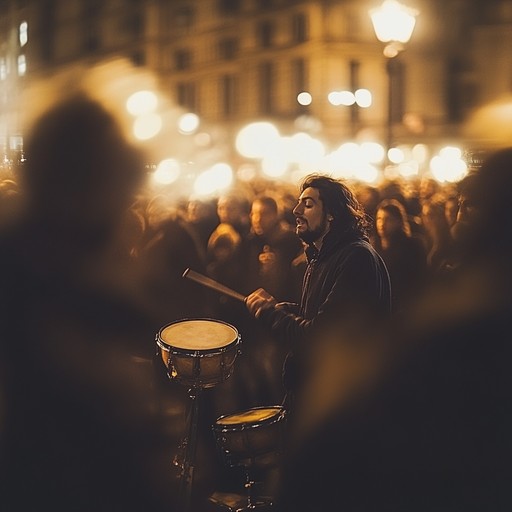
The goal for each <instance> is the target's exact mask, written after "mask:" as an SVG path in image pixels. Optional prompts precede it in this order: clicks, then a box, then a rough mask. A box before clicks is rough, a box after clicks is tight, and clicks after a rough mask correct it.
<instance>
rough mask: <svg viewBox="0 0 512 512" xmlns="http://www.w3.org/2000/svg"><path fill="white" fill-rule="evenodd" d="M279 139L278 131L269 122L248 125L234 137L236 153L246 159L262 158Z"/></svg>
mask: <svg viewBox="0 0 512 512" xmlns="http://www.w3.org/2000/svg"><path fill="white" fill-rule="evenodd" d="M278 139H279V131H278V129H277V128H276V127H275V126H274V125H273V124H272V123H269V122H266V121H260V122H255V123H250V124H248V125H247V126H245V127H244V128H242V129H241V130H240V131H239V132H238V135H237V136H236V141H235V146H236V149H237V151H238V152H239V153H240V154H241V155H242V156H245V157H247V158H263V157H264V156H265V155H266V154H268V152H269V147H273V146H275V144H276V142H277V140H278Z"/></svg>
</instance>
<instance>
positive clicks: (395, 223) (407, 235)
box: [371, 199, 427, 314]
mask: <svg viewBox="0 0 512 512" xmlns="http://www.w3.org/2000/svg"><path fill="white" fill-rule="evenodd" d="M375 225H376V236H374V237H373V238H371V243H372V245H373V247H374V248H375V249H376V250H377V252H378V253H379V254H380V255H381V256H382V259H383V260H384V262H385V263H386V267H387V269H388V271H389V275H390V279H391V283H392V299H393V310H394V312H395V313H397V314H402V312H403V310H404V309H405V308H406V307H407V306H408V305H409V304H410V303H411V301H413V300H414V299H415V298H416V297H418V296H419V295H420V293H421V290H422V288H423V286H424V285H425V279H426V274H427V258H426V249H425V246H424V244H423V241H422V240H421V239H419V238H416V237H414V236H413V235H412V233H411V228H410V226H409V219H408V216H407V213H406V210H405V207H404V205H403V204H402V203H400V202H399V201H398V200H397V199H387V200H384V201H382V202H380V203H379V204H378V205H377V210H376V221H375Z"/></svg>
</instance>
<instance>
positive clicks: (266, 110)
mask: <svg viewBox="0 0 512 512" xmlns="http://www.w3.org/2000/svg"><path fill="white" fill-rule="evenodd" d="M259 75H260V76H259V82H260V110H261V112H262V113H263V114H271V113H272V109H273V105H272V90H273V87H272V85H273V81H274V67H273V65H272V63H271V62H263V63H262V64H260V69H259Z"/></svg>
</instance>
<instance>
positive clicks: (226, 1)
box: [217, 0, 240, 14]
mask: <svg viewBox="0 0 512 512" xmlns="http://www.w3.org/2000/svg"><path fill="white" fill-rule="evenodd" d="M217 5H218V11H219V14H236V13H237V12H239V11H240V0H218V4H217Z"/></svg>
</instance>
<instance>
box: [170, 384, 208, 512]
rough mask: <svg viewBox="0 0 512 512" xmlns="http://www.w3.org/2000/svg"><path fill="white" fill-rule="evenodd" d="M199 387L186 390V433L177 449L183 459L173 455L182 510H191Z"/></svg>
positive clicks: (200, 389) (199, 397) (199, 396)
mask: <svg viewBox="0 0 512 512" xmlns="http://www.w3.org/2000/svg"><path fill="white" fill-rule="evenodd" d="M201 391H202V388H200V387H196V386H194V387H191V388H190V389H189V390H188V396H189V398H190V402H189V407H188V412H187V424H188V428H187V435H186V437H185V438H183V440H182V442H181V444H180V446H179V451H180V452H182V453H184V456H183V460H180V457H179V454H178V455H176V456H175V457H174V460H173V464H174V465H175V466H178V467H181V472H180V485H179V500H180V503H181V505H182V506H183V510H184V511H189V510H191V509H190V507H191V499H192V484H193V481H194V464H195V459H196V449H197V429H198V424H199V402H200V399H201Z"/></svg>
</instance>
